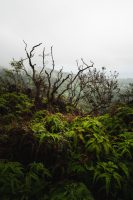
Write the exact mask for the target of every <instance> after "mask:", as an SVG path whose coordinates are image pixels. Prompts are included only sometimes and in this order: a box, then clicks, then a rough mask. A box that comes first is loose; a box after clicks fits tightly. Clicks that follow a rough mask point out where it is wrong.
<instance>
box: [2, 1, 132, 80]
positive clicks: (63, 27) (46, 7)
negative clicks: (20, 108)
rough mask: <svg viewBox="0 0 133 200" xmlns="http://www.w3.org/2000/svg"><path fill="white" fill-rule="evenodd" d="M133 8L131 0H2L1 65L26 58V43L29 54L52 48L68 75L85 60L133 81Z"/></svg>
mask: <svg viewBox="0 0 133 200" xmlns="http://www.w3.org/2000/svg"><path fill="white" fill-rule="evenodd" d="M132 8H133V1H132V0H55V1H52V0H28V1H27V0H12V1H9V0H0V30H1V31H0V65H1V66H9V63H10V61H11V60H12V58H15V59H19V58H20V57H24V56H25V52H24V43H23V40H25V41H26V42H27V43H28V47H29V49H30V47H32V46H33V45H35V44H38V43H40V42H42V43H43V45H42V48H43V46H45V47H46V50H47V52H49V51H50V46H51V45H53V49H54V58H55V63H56V65H57V66H58V67H59V66H64V70H65V71H69V70H75V69H76V62H75V60H76V59H79V60H80V58H81V57H82V58H84V60H85V61H86V62H87V63H88V64H89V62H90V60H92V61H93V62H94V63H95V67H98V68H100V67H103V66H105V67H106V68H107V69H109V70H112V71H114V70H117V71H118V72H119V74H120V77H125V78H127V77H130V78H133V55H132V54H133V25H132V21H133V12H132ZM39 51H40V50H39Z"/></svg>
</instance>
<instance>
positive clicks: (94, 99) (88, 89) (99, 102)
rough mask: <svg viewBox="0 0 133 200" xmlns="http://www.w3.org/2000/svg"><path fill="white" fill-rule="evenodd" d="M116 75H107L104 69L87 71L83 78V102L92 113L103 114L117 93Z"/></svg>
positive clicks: (115, 73)
mask: <svg viewBox="0 0 133 200" xmlns="http://www.w3.org/2000/svg"><path fill="white" fill-rule="evenodd" d="M117 77H118V73H117V72H116V71H115V72H114V73H111V72H110V74H109V75H107V72H106V68H104V67H103V68H102V71H100V70H99V71H98V70H97V69H96V68H94V69H93V70H89V72H88V74H85V75H84V77H83V79H84V80H83V84H84V85H85V87H84V90H83V92H84V101H85V102H86V104H87V105H89V109H90V111H91V112H93V113H103V112H105V111H106V109H107V108H108V107H109V106H110V104H111V103H112V100H113V98H114V96H115V95H116V94H117V93H118V92H119V87H118V81H117Z"/></svg>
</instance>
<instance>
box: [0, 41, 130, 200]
mask: <svg viewBox="0 0 133 200" xmlns="http://www.w3.org/2000/svg"><path fill="white" fill-rule="evenodd" d="M39 46H41V43H40V44H37V45H35V46H33V47H32V49H31V50H28V47H27V44H26V43H25V53H26V57H25V58H21V59H20V60H19V61H16V60H13V61H12V62H11V68H10V69H6V70H3V71H1V74H0V199H2V200H33V199H34V200H132V199H133V190H132V188H133V170H132V169H133V84H132V83H130V84H129V86H128V87H127V88H126V89H125V90H121V89H120V87H119V83H118V73H117V72H110V74H109V73H108V72H107V70H106V69H105V68H102V69H101V70H97V68H95V66H94V63H93V62H91V63H90V64H87V63H86V62H85V61H84V59H81V60H80V62H78V61H77V69H78V71H77V73H75V74H73V73H72V72H71V73H65V74H64V71H63V68H61V69H60V70H59V71H56V73H55V60H54V56H53V48H52V47H51V51H50V54H47V53H46V52H45V48H44V49H43V51H42V55H40V58H41V59H42V66H41V67H38V66H37V65H36V63H35V62H34V56H35V53H36V52H35V50H37V48H38V47H39ZM48 59H49V63H50V64H51V68H47V60H48Z"/></svg>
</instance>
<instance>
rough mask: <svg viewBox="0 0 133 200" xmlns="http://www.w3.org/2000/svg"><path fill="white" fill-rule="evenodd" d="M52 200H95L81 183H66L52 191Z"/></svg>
mask: <svg viewBox="0 0 133 200" xmlns="http://www.w3.org/2000/svg"><path fill="white" fill-rule="evenodd" d="M51 193H52V195H51V197H50V200H70V199H71V200H94V198H93V196H92V194H91V192H90V191H89V190H88V188H87V187H86V185H85V184H84V183H81V182H79V183H78V182H70V181H69V182H65V183H62V184H60V185H58V186H57V187H56V188H55V189H54V190H51Z"/></svg>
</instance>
